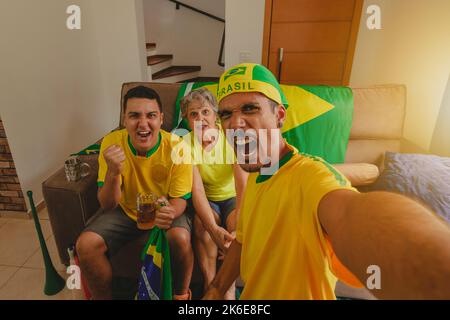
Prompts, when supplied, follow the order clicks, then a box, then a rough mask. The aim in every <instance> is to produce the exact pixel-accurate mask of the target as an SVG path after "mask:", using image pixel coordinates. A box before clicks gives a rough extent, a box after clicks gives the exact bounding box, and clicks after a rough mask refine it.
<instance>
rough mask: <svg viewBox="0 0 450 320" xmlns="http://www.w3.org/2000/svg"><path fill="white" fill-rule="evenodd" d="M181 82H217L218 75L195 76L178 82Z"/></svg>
mask: <svg viewBox="0 0 450 320" xmlns="http://www.w3.org/2000/svg"><path fill="white" fill-rule="evenodd" d="M183 82H219V77H196V78H192V79H187V80H183V81H180V83H183Z"/></svg>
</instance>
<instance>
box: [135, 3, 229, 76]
mask: <svg viewBox="0 0 450 320" xmlns="http://www.w3.org/2000/svg"><path fill="white" fill-rule="evenodd" d="M143 1H144V17H145V34H146V39H147V42H155V43H156V51H157V53H158V54H173V55H174V58H173V60H172V65H201V67H202V70H201V72H200V76H220V74H221V73H222V72H223V68H222V67H220V66H219V65H218V63H217V61H218V57H219V52H220V44H221V41H222V34H223V30H224V24H223V23H222V22H220V21H216V20H213V19H211V18H209V17H206V16H203V15H201V14H199V13H197V12H194V11H192V10H189V9H186V8H184V7H181V8H180V10H176V9H175V4H174V3H172V2H169V1H167V0H143ZM183 2H184V3H186V4H188V5H190V6H193V7H196V8H198V9H200V10H203V11H206V12H208V13H211V14H212V15H215V16H217V17H219V18H222V19H224V17H225V0H184V1H183Z"/></svg>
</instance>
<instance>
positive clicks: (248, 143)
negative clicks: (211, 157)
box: [234, 136, 258, 161]
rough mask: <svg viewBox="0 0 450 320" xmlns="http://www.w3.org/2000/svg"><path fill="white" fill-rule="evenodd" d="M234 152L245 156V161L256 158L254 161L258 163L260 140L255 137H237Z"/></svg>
mask: <svg viewBox="0 0 450 320" xmlns="http://www.w3.org/2000/svg"><path fill="white" fill-rule="evenodd" d="M234 150H235V152H236V155H238V156H239V155H241V156H243V157H244V160H246V161H247V160H250V159H253V158H254V161H256V153H257V150H258V140H257V138H256V137H253V136H244V137H235V138H234Z"/></svg>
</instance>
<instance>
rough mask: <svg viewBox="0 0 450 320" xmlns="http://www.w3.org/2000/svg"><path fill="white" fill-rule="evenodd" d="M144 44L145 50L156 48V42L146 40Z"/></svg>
mask: <svg viewBox="0 0 450 320" xmlns="http://www.w3.org/2000/svg"><path fill="white" fill-rule="evenodd" d="M145 46H146V48H147V50H149V49H155V48H156V43H154V42H147V43H146V44H145Z"/></svg>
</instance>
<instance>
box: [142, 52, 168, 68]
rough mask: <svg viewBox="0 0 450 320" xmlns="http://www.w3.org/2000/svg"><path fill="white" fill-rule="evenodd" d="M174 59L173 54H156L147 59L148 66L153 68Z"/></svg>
mask: <svg viewBox="0 0 450 320" xmlns="http://www.w3.org/2000/svg"><path fill="white" fill-rule="evenodd" d="M172 59H173V54H155V55H153V56H148V57H147V65H149V66H153V65H155V64H158V63H161V62H165V61H169V60H172Z"/></svg>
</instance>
